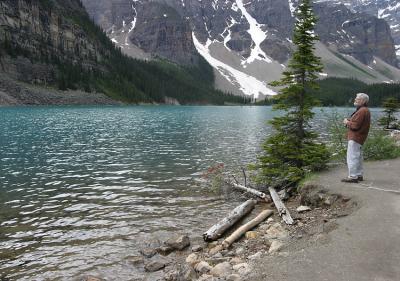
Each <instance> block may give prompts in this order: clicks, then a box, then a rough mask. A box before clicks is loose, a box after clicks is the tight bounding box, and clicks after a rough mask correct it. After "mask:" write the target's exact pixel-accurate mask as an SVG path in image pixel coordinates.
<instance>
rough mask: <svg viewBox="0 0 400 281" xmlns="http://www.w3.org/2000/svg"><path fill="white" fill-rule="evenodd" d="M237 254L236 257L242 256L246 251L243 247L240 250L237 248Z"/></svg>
mask: <svg viewBox="0 0 400 281" xmlns="http://www.w3.org/2000/svg"><path fill="white" fill-rule="evenodd" d="M235 252H236V255H238V256H240V255H243V254H244V253H245V252H246V249H245V248H243V247H240V248H237V249H236V251H235Z"/></svg>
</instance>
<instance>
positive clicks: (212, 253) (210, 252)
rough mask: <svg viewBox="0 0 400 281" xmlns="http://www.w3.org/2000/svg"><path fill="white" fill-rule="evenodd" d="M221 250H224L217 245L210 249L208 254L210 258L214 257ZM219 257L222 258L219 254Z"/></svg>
mask: <svg viewBox="0 0 400 281" xmlns="http://www.w3.org/2000/svg"><path fill="white" fill-rule="evenodd" d="M223 249H224V248H223V247H222V245H217V246H215V247H214V248H212V249H211V250H210V251H209V252H208V253H209V254H210V256H214V255H215V254H217V253H219V252H220V251H222V250H223ZM221 256H222V254H221Z"/></svg>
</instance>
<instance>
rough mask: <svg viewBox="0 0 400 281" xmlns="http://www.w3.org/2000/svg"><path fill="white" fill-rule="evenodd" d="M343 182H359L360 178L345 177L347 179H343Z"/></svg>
mask: <svg viewBox="0 0 400 281" xmlns="http://www.w3.org/2000/svg"><path fill="white" fill-rule="evenodd" d="M342 182H347V183H358V178H357V179H353V178H345V179H342Z"/></svg>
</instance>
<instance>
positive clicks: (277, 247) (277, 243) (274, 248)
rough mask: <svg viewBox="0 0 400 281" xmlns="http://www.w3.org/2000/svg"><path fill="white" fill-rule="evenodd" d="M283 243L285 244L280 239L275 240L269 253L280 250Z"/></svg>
mask: <svg viewBox="0 0 400 281" xmlns="http://www.w3.org/2000/svg"><path fill="white" fill-rule="evenodd" d="M283 245H284V244H283V243H282V242H280V241H278V240H275V241H273V242H272V244H271V247H269V250H268V253H270V254H273V253H276V252H279V250H280V249H282V247H283Z"/></svg>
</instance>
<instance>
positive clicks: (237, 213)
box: [203, 199, 257, 241]
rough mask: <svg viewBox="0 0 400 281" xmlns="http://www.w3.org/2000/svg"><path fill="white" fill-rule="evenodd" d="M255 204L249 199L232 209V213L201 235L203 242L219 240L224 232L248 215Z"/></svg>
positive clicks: (254, 201)
mask: <svg viewBox="0 0 400 281" xmlns="http://www.w3.org/2000/svg"><path fill="white" fill-rule="evenodd" d="M256 204H257V201H256V200H253V199H250V200H247V201H246V202H244V203H243V204H241V205H240V206H238V207H236V208H235V209H233V211H231V212H230V213H229V214H228V216H227V217H225V218H224V219H222V220H221V221H220V222H218V223H217V224H215V225H213V226H212V227H211V228H210V229H209V230H207V232H205V233H204V234H203V239H204V241H213V240H217V239H218V238H220V237H221V236H222V234H224V232H225V231H226V230H228V229H229V228H230V227H231V226H232V225H234V224H235V223H236V222H238V221H239V220H240V219H241V218H242V217H244V216H245V215H247V214H248V213H250V212H251V210H253V208H254V206H255V205H256Z"/></svg>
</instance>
